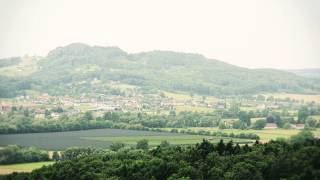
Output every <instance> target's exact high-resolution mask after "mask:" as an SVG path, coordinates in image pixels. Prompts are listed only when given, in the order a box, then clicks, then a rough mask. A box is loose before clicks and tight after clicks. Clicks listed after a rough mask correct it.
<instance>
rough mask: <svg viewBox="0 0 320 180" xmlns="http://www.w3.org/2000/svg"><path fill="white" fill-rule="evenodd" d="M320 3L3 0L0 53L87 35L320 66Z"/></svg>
mask: <svg viewBox="0 0 320 180" xmlns="http://www.w3.org/2000/svg"><path fill="white" fill-rule="evenodd" d="M319 9H320V1H319V0H259V1H256V0H241V1H239V0H224V1H222V0H219V1H218V0H134V1H132V0H104V1H103V0H51V1H49V0H0V57H1V58H2V57H11V56H22V55H25V54H28V55H40V56H45V55H46V54H47V53H48V52H49V51H50V50H52V49H54V48H56V47H58V46H65V45H68V44H70V43H74V42H82V43H87V44H89V45H99V46H118V47H120V48H121V49H123V50H125V51H127V52H129V53H135V52H141V51H151V50H172V51H178V52H190V53H199V54H203V55H205V56H206V57H208V58H213V59H218V60H221V61H225V62H228V63H231V64H234V65H238V66H242V67H248V68H277V69H301V68H320V10H319Z"/></svg>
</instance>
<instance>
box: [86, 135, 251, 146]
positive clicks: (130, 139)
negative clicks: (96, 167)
mask: <svg viewBox="0 0 320 180" xmlns="http://www.w3.org/2000/svg"><path fill="white" fill-rule="evenodd" d="M82 139H86V140H93V141H106V142H118V143H124V144H128V145H135V144H136V143H137V141H138V140H141V139H147V140H148V141H149V145H151V146H156V145H159V144H160V143H161V142H162V141H164V140H167V141H168V142H169V143H170V144H182V145H186V144H196V143H198V142H201V141H202V140H203V139H208V140H209V141H210V142H212V143H217V142H219V141H220V139H224V140H225V141H229V140H231V138H225V137H212V136H200V135H182V136H119V137H107V136H100V137H82ZM232 140H233V142H238V143H251V142H252V141H251V140H246V139H232Z"/></svg>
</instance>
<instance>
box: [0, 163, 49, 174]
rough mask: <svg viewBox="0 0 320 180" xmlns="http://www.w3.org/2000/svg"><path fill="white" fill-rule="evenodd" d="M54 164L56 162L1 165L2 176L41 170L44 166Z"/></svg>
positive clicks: (0, 172)
mask: <svg viewBox="0 0 320 180" xmlns="http://www.w3.org/2000/svg"><path fill="white" fill-rule="evenodd" d="M53 163H54V162H52V161H49V162H35V163H22V164H10V165H0V174H11V173H13V172H30V171H32V170H34V169H38V168H41V167H42V166H48V165H50V164H53Z"/></svg>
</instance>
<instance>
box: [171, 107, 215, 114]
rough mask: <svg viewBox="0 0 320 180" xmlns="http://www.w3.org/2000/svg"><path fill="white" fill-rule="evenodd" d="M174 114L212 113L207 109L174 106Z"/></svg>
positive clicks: (211, 110)
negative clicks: (188, 112) (187, 112)
mask: <svg viewBox="0 0 320 180" xmlns="http://www.w3.org/2000/svg"><path fill="white" fill-rule="evenodd" d="M175 108H176V110H175V111H176V112H177V113H180V112H182V111H192V112H213V109H211V108H208V107H199V106H187V105H185V106H176V107H175Z"/></svg>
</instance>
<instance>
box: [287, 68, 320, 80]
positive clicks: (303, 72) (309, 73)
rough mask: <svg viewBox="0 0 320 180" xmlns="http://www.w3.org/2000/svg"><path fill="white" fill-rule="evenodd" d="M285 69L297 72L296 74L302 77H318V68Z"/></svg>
mask: <svg viewBox="0 0 320 180" xmlns="http://www.w3.org/2000/svg"><path fill="white" fill-rule="evenodd" d="M286 71H288V72H291V73H294V74H297V75H298V76H302V77H307V78H316V79H320V68H312V69H293V70H286Z"/></svg>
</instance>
